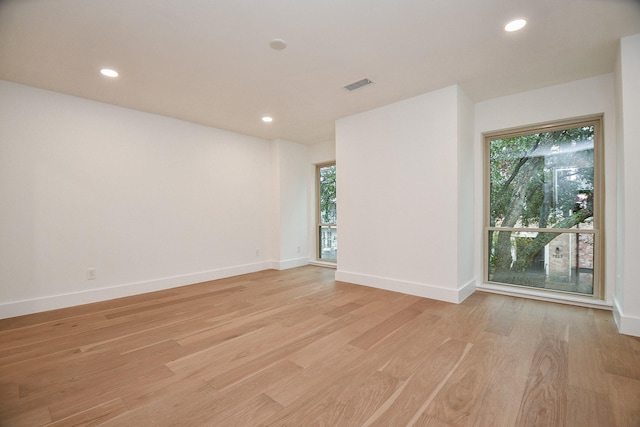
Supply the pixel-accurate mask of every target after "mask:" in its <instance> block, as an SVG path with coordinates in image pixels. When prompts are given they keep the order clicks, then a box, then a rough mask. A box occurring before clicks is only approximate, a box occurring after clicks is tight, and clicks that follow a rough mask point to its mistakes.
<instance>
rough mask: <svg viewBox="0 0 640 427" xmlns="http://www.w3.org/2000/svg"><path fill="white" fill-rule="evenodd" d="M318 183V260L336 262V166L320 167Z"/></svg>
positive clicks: (318, 168) (318, 169)
mask: <svg viewBox="0 0 640 427" xmlns="http://www.w3.org/2000/svg"><path fill="white" fill-rule="evenodd" d="M317 183H318V259H319V260H322V261H331V262H335V261H336V260H337V259H338V230H337V225H336V224H337V205H336V165H335V164H328V165H319V166H318V167H317Z"/></svg>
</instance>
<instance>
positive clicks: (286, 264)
mask: <svg viewBox="0 0 640 427" xmlns="http://www.w3.org/2000/svg"><path fill="white" fill-rule="evenodd" d="M308 264H309V258H308V257H303V258H295V259H286V260H284V261H271V268H273V269H274V270H288V269H290V268H296V267H302V266H305V265H308Z"/></svg>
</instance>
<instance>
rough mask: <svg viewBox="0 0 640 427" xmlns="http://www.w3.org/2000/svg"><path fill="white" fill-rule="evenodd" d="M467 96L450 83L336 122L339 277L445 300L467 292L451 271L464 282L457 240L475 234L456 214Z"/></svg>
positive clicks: (461, 190)
mask: <svg viewBox="0 0 640 427" xmlns="http://www.w3.org/2000/svg"><path fill="white" fill-rule="evenodd" d="M465 98H466V97H464V96H462V95H461V94H460V89H459V88H458V87H457V86H451V87H448V88H445V89H442V90H438V91H435V92H431V93H428V94H425V95H421V96H418V97H415V98H411V99H408V100H405V101H401V102H398V103H395V104H392V105H388V106H385V107H382V108H377V109H375V110H371V111H368V112H365V113H361V114H357V115H354V116H351V117H347V118H344V119H341V120H338V121H337V122H336V159H337V167H338V174H337V181H338V182H337V187H338V192H337V193H338V194H337V195H338V217H339V245H338V246H339V260H338V270H337V271H336V279H337V280H343V281H348V282H352V283H358V284H364V285H368V286H375V287H381V288H385V289H391V290H395V291H400V292H405V293H410V294H415V295H421V296H426V297H430V298H437V299H441V300H446V301H453V302H459V301H461V300H462V299H464V297H466V296H467V295H468V294H469V293H470V292H471V291H473V284H474V283H473V281H470V282H469V283H461V282H460V281H459V277H458V274H456V273H459V272H463V273H464V274H465V277H464V278H465V279H469V277H466V276H468V275H467V274H466V271H465V270H464V268H462V269H459V265H460V261H461V260H462V259H464V258H465V257H467V256H468V254H466V253H465V255H464V256H460V254H459V249H460V248H459V242H460V241H463V240H465V239H466V240H467V241H470V240H471V239H472V238H473V234H472V233H471V234H469V228H470V227H466V226H465V227H463V230H460V228H459V227H460V225H461V222H460V221H459V218H458V213H459V197H467V196H468V195H469V188H468V185H466V184H465V185H462V186H459V185H458V184H459V183H458V181H459V174H462V175H464V174H465V173H468V174H472V171H471V170H466V171H462V169H461V166H465V165H466V164H467V163H468V161H467V160H466V157H464V156H463V158H460V157H459V150H460V149H464V148H466V145H470V144H469V141H470V140H469V139H468V136H469V135H468V133H469V132H468V128H467V127H466V126H465V125H462V124H461V123H460V122H459V114H460V111H459V108H460V106H459V105H458V104H459V102H461V101H462V102H463V103H464V104H465V105H464V106H463V107H462V110H463V111H464V112H466V114H465V115H467V116H468V115H470V114H469V110H470V104H469V102H468V100H465ZM459 133H461V134H464V138H467V139H466V140H465V141H462V142H459V140H458V138H459ZM464 138H463V139H464ZM471 166H472V165H471ZM467 182H468V180H467V179H465V183H467ZM468 221H471V219H468ZM463 222H464V221H463ZM461 231H462V232H464V233H467V235H466V236H464V237H462V236H461V237H459V234H458V233H460V232H461Z"/></svg>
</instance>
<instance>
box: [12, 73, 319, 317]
mask: <svg viewBox="0 0 640 427" xmlns="http://www.w3.org/2000/svg"><path fill="white" fill-rule="evenodd" d="M282 145H286V146H287V147H289V145H288V144H285V143H282ZM289 155H291V156H293V157H296V156H299V154H298V153H297V152H296V150H295V149H291V152H289V151H287V153H286V154H285V155H284V156H283V159H282V162H283V164H285V166H284V167H283V169H285V170H288V169H289V165H288V162H289V159H290V157H289ZM269 159H270V145H269V142H268V141H265V140H261V139H258V138H253V137H247V136H242V135H238V134H234V133H230V132H226V131H222V130H217V129H212V128H208V127H204V126H199V125H195V124H191V123H186V122H182V121H178V120H174V119H170V118H166V117H161V116H157V115H152V114H147V113H142V112H138V111H133V110H128V109H124V108H120V107H115V106H111V105H107V104H101V103H97V102H93V101H89V100H85V99H80V98H75V97H71V96H66V95H62V94H58V93H54V92H48V91H44V90H40V89H35V88H31V87H26V86H21V85H17V84H13V83H9V82H4V81H0V200H2V209H0V317H10V316H15V315H19V314H24V313H30V312H36V311H42V310H47V309H53V308H57V307H62V306H69V305H75V304H80V303H85V302H90V301H96V300H101V299H108V298H113V297H118V296H124V295H129V294H134V293H140V292H144V291H149V290H155V289H161V288H166V287H172V286H178V285H184V284H189V283H195V282H199V281H204V280H210V279H215V278H219V277H225V276H230V275H235V274H240V273H245V272H249V271H257V270H262V269H264V268H268V267H269V266H270V262H269V260H270V254H269V253H268V251H269V226H270V222H269V215H270V201H271V195H270V192H271V185H270V179H269V176H270V174H271V166H270V160H269ZM292 161H295V159H294V160H292ZM296 167H297V168H299V167H298V166H296ZM302 168H303V172H302V174H303V176H304V173H306V170H305V169H304V166H302ZM297 173H298V175H299V174H300V172H299V171H298V172H297ZM283 179H288V178H287V177H286V176H283ZM291 185H292V186H295V187H296V191H298V190H299V188H298V187H300V188H302V189H304V185H302V186H300V185H296V184H295V183H292V184H291ZM282 190H283V191H282V192H283V194H285V195H286V198H287V199H286V201H285V202H283V204H284V205H285V206H289V205H290V203H289V202H290V200H289V197H291V198H296V197H303V198H304V203H306V195H304V194H297V193H296V194H293V193H291V194H290V193H289V192H288V190H289V188H283V189H282ZM292 203H293V202H292ZM296 214H300V215H302V218H303V219H302V221H303V222H304V221H305V218H306V212H304V213H299V212H296ZM295 226H296V227H298V228H299V224H296V225H295ZM285 228H286V227H285ZM306 230H307V229H306V224H305V227H304V229H303V231H302V234H301V236H302V237H301V239H300V240H299V243H298V244H299V245H300V246H301V247H304V248H306V246H307V244H306V241H305V240H304V239H305V238H306ZM290 231H291V232H292V233H293V232H298V231H297V229H296V230H295V231H294V230H288V229H286V230H284V234H285V235H286V236H287V237H286V238H285V239H284V240H285V241H287V242H288V241H290V237H289V232H290ZM289 249H290V248H289V247H287V248H286V251H289ZM256 250H259V251H260V255H259V256H256ZM284 252H285V251H284V249H283V253H284ZM284 255H286V256H288V255H289V252H286V253H284ZM90 267H91V268H95V269H96V271H97V278H96V279H95V280H87V278H86V271H87V268H90Z"/></svg>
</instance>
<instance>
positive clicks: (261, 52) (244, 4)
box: [0, 0, 640, 143]
mask: <svg viewBox="0 0 640 427" xmlns="http://www.w3.org/2000/svg"><path fill="white" fill-rule="evenodd" d="M518 17H524V18H526V19H527V21H528V24H527V26H526V27H525V28H524V29H523V30H521V31H518V32H515V33H507V32H505V31H504V30H503V27H504V25H505V24H506V23H507V22H508V21H509V20H511V19H513V18H518ZM635 33H640V1H637V0H561V1H559V0H536V1H530V0H483V1H474V0H434V1H424V0H384V1H382V0H348V1H344V0H339V1H338V0H323V1H317V0H273V1H260V0H214V1H212V0H181V1H175V0H136V1H131V0H92V1H86V0H55V1H52V0H2V1H0V79H4V80H9V81H13V82H17V83H23V84H27V85H31V86H35V87H40V88H45V89H50V90H54V91H58V92H62V93H67V94H71V95H76V96H80V97H84V98H89V99H95V100H99V101H103V102H107V103H111V104H116V105H121V106H124V107H129V108H134V109H138V110H142V111H148V112H152V113H157V114H162V115H166V116H170V117H175V118H179V119H183V120H188V121H191V122H196V123H202V124H205V125H209V126H213V127H217V128H221V129H228V130H231V131H235V132H239V133H244V134H248V135H254V136H258V137H262V138H267V139H275V138H282V139H287V140H292V141H297V142H302V143H314V142H321V141H328V140H331V139H332V138H333V137H334V136H333V131H334V121H335V120H336V119H338V118H341V117H345V116H348V115H351V114H354V113H358V112H361V111H365V110H368V109H371V108H375V107H379V106H382V105H386V104H389V103H392V102H395V101H399V100H402V99H406V98H409V97H412V96H415V95H419V94H423V93H426V92H429V91H432V90H436V89H440V88H443V87H446V86H450V85H453V84H459V85H460V86H461V87H462V88H463V89H464V90H465V92H466V93H467V94H468V95H469V97H470V98H472V99H473V100H474V101H480V100H485V99H489V98H493V97H497V96H503V95H508V94H512V93H516V92H522V91H525V90H531V89H536V88H540V87H544V86H548V85H552V84H557V83H563V82H567V81H571V80H576V79H581V78H586V77H590V76H594V75H598V74H603V73H607V72H611V71H613V69H614V63H615V58H616V54H617V46H618V41H619V39H620V38H621V37H623V36H627V35H631V34H635ZM274 39H281V40H282V41H286V48H283V49H281V50H274V49H272V48H271V47H270V46H269V43H270V42H271V41H272V40H274ZM280 45H281V44H280ZM105 67H106V68H113V69H115V70H117V71H118V72H119V73H120V76H119V77H118V78H113V79H109V78H105V77H103V76H101V75H100V73H99V70H100V69H101V68H105ZM363 76H367V77H368V78H369V79H371V80H373V81H375V84H374V85H371V86H370V87H367V88H366V90H356V91H353V92H349V91H346V90H345V89H344V86H345V83H347V82H355V81H358V80H359V79H362V77H363ZM264 115H270V116H272V117H273V119H274V120H273V122H272V123H269V124H268V125H265V124H264V123H263V122H262V121H261V120H260V119H261V117H263V116H264Z"/></svg>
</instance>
